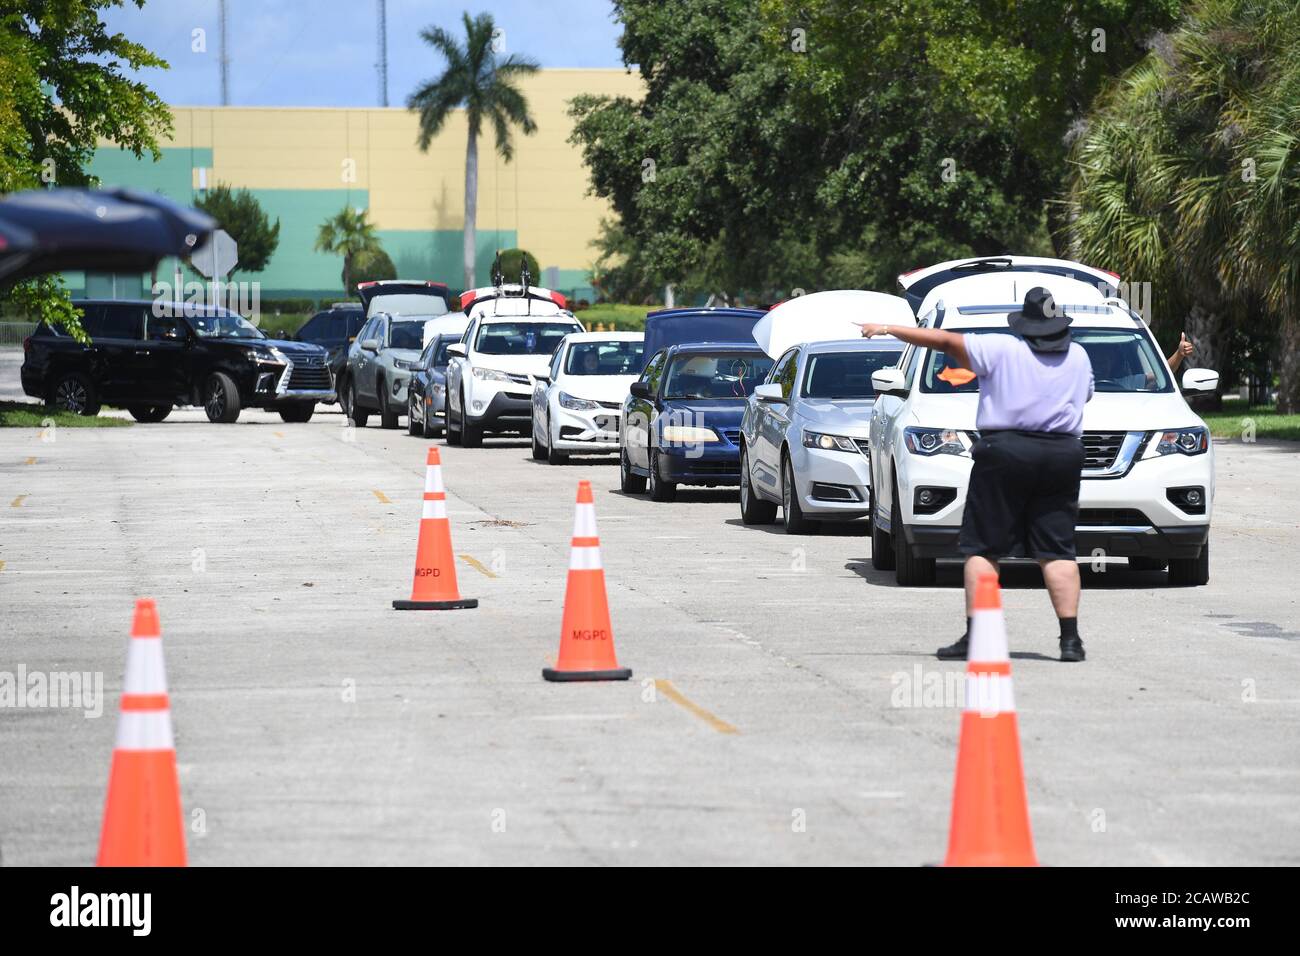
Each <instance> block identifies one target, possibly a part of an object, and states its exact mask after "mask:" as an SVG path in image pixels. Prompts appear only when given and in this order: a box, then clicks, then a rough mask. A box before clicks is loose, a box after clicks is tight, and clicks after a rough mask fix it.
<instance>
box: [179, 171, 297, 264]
mask: <svg viewBox="0 0 1300 956" xmlns="http://www.w3.org/2000/svg"><path fill="white" fill-rule="evenodd" d="M194 205H195V206H197V207H198V208H199V209H202V210H203V211H204V212H206V213H207V214H208V215H209V216H211V217H212V218H213V219H215V220H216V221H217V222H218V223H220V224H221V228H222V229H224V230H226V232H228V233H230V237H231V238H232V239H234V240H235V242H237V243H238V244H239V266H238V271H240V272H261V271H262V270H263V269H265V268H266V264H267V262H269V261H270V259H271V256H273V255H274V254H275V250H276V247H277V246H279V245H280V220H279V219H277V220H276V221H275V225H274V226H273V225H271V220H270V217H268V216H267V214H266V213H265V212H264V211H263V210H262V205H261V203H259V202H258V201H257V197H256V196H254V195H253V194H252V193H251V192H249V191H248V190H247V189H240V190H238V191H232V190H231V188H230V187H229V186H227V185H225V184H224V183H220V184H218V185H217V186H216V188H214V189H211V190H209V191H208V193H207V195H206V196H203V197H202V198H201V199H199V200H198V201H197V202H195V203H194Z"/></svg>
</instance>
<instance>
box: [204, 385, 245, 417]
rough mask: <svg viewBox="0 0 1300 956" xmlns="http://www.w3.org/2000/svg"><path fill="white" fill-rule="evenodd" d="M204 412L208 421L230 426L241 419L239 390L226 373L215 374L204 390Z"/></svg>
mask: <svg viewBox="0 0 1300 956" xmlns="http://www.w3.org/2000/svg"><path fill="white" fill-rule="evenodd" d="M203 410H204V411H205V412H207V413H208V421H210V422H215V423H217V424H220V425H229V424H230V423H231V422H233V421H235V420H236V419H238V418H239V389H238V387H236V385H235V380H234V379H233V378H231V377H230V376H229V375H227V374H226V373H225V372H213V373H212V374H211V375H209V376H208V382H207V385H206V386H204V389H203Z"/></svg>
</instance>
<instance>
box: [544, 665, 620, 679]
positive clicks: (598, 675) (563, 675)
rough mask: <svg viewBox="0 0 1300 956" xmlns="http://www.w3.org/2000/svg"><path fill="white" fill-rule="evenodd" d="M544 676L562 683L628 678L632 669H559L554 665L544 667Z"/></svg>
mask: <svg viewBox="0 0 1300 956" xmlns="http://www.w3.org/2000/svg"><path fill="white" fill-rule="evenodd" d="M542 676H543V677H545V678H546V679H547V680H553V681H559V682H562V683H564V682H568V681H579V680H627V679H628V678H630V677H631V676H632V669H631V668H630V667H617V668H615V669H614V670H612V671H557V670H556V669H555V668H553V667H543V668H542Z"/></svg>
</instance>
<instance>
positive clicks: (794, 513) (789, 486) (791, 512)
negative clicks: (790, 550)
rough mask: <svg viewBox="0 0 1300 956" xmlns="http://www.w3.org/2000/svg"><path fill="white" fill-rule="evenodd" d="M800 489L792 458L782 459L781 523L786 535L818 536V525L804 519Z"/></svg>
mask: <svg viewBox="0 0 1300 956" xmlns="http://www.w3.org/2000/svg"><path fill="white" fill-rule="evenodd" d="M798 490H799V488H798V486H797V485H796V484H795V483H794V465H792V464H790V456H789V455H783V456H782V457H781V522H782V524H784V525H785V533H786V534H816V533H817V525H816V524H815V523H814V522H812V521H809V520H808V519H807V518H805V517H804V514H803V508H802V507H801V506H800V505H799V495H798V494H797V492H798Z"/></svg>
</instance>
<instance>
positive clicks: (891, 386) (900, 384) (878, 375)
mask: <svg viewBox="0 0 1300 956" xmlns="http://www.w3.org/2000/svg"><path fill="white" fill-rule="evenodd" d="M871 387H872V388H874V389H875V390H876V394H877V395H896V396H897V397H899V398H906V397H907V376H906V375H904V374H903V370H902V369H901V368H882V369H877V370H876V371H874V372H872V373H871Z"/></svg>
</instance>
